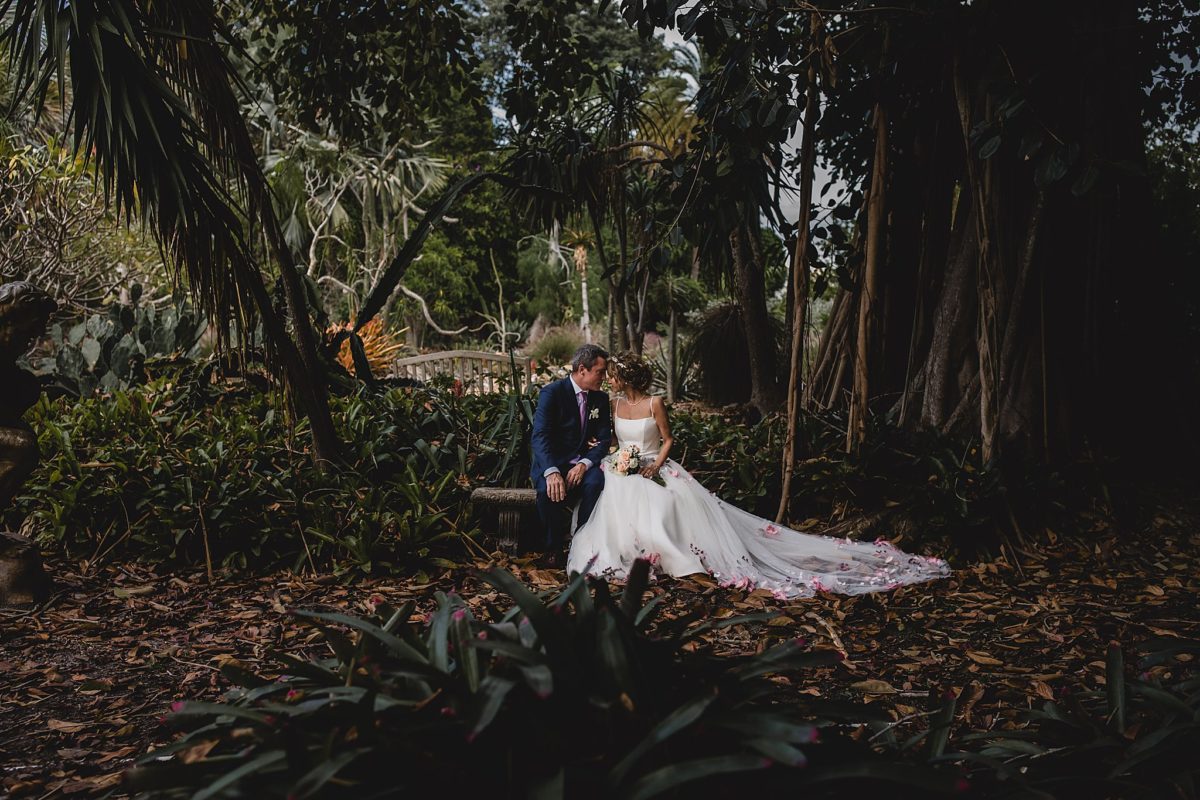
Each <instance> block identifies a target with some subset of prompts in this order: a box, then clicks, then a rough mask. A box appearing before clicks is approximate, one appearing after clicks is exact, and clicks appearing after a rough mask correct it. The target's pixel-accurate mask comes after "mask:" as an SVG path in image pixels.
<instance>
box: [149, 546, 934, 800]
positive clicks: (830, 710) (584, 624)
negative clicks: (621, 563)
mask: <svg viewBox="0 0 1200 800" xmlns="http://www.w3.org/2000/svg"><path fill="white" fill-rule="evenodd" d="M648 575H649V570H648V564H647V563H646V562H644V561H641V562H638V564H637V566H636V567H635V569H634V570H633V574H632V576H631V577H630V580H629V583H628V585H627V587H626V589H625V591H624V592H623V593H622V595H621V596H620V597H619V598H616V597H613V596H612V595H611V594H610V593H609V591H608V589H607V585H606V584H605V583H603V582H594V583H592V584H591V586H590V587H589V585H588V584H587V583H586V582H585V579H584V578H583V577H580V576H575V577H574V578H573V579H572V581H571V582H570V583H569V584H568V585H567V586H566V587H565V588H564V589H563V590H562V591H561V592H558V593H557V594H555V595H554V596H551V597H548V598H539V597H537V596H535V595H534V594H533V593H532V592H530V591H529V590H528V589H527V588H526V587H525V586H524V585H522V584H521V583H520V582H519V581H517V580H516V579H515V578H514V577H513V576H512V575H510V574H509V573H507V572H504V571H502V570H495V571H492V572H491V573H489V574H488V575H487V576H486V578H485V579H486V580H487V581H488V582H489V583H491V584H492V585H493V586H494V587H495V588H496V589H498V590H500V591H501V592H503V593H504V594H506V595H507V597H508V599H509V600H510V601H511V602H513V603H514V606H513V607H512V608H511V609H509V610H507V611H503V610H500V609H499V608H497V607H496V606H494V605H493V604H492V603H490V602H486V601H485V602H484V603H483V610H482V612H477V611H475V610H473V609H472V607H471V606H470V605H469V604H468V603H466V602H465V601H464V600H463V599H462V598H460V597H458V596H456V595H452V594H451V595H447V594H443V593H440V592H439V593H438V594H437V607H436V609H435V610H434V611H433V612H432V613H431V614H429V615H428V616H427V617H425V618H423V619H422V618H421V617H419V616H418V617H416V619H417V620H418V622H416V623H414V622H412V621H411V620H413V619H414V613H413V612H414V606H413V604H412V603H407V604H405V605H403V606H401V607H399V608H392V607H390V606H388V605H387V604H386V603H382V602H380V603H377V604H376V605H375V613H374V615H373V616H372V617H370V618H367V619H363V618H358V617H354V616H349V615H345V614H335V613H327V612H317V611H303V612H298V613H297V616H298V617H299V618H300V619H301V620H304V621H305V622H307V623H308V624H311V625H312V626H313V627H315V628H316V629H317V630H319V631H320V632H321V634H323V635H324V637H325V640H326V641H327V643H328V645H329V647H330V649H331V651H332V655H331V656H330V657H329V658H325V659H321V660H318V661H303V660H300V659H298V658H295V657H294V656H292V655H288V654H284V653H278V654H276V655H275V660H276V662H277V663H278V665H279V670H280V671H281V672H282V673H283V675H282V676H280V677H278V678H274V679H272V677H271V676H269V675H260V674H253V673H250V672H247V671H245V670H243V669H241V668H235V667H226V668H225V674H226V676H227V677H229V678H231V679H232V680H234V681H236V682H238V683H240V684H241V688H239V689H236V690H234V691H233V692H231V693H230V695H229V696H228V698H227V700H226V701H225V702H223V703H218V704H207V703H183V704H180V706H179V707H178V709H177V710H176V715H175V716H176V718H177V719H179V720H185V721H186V720H192V721H196V720H199V721H200V722H202V723H203V724H202V725H200V727H197V728H195V729H194V730H192V731H191V732H190V733H188V734H187V735H186V736H185V737H183V738H182V739H180V740H179V741H178V742H176V743H175V744H173V745H171V746H169V747H167V748H164V749H162V750H159V751H156V752H154V753H152V754H150V755H148V756H146V757H144V758H143V759H142V760H141V761H140V765H139V766H138V767H137V768H136V769H135V771H134V772H133V773H132V774H131V775H130V787H131V788H132V789H133V790H135V791H143V792H147V793H149V794H150V795H152V796H168V797H174V796H184V795H189V794H194V796H196V797H202V798H203V797H212V796H215V795H218V794H221V793H224V794H228V795H231V796H245V797H263V798H271V797H316V796H319V797H378V796H385V795H389V796H390V795H400V794H403V793H405V792H406V791H414V790H416V791H430V790H436V791H437V792H438V793H439V794H440V795H442V796H447V797H465V796H470V794H474V793H479V794H483V793H487V794H488V795H489V796H495V795H499V796H505V797H508V796H524V795H528V796H536V797H630V798H647V797H654V796H658V795H661V794H662V793H664V792H667V791H670V790H672V789H674V788H675V787H680V786H684V785H688V786H689V788H694V787H696V785H697V784H696V782H697V781H700V780H705V781H706V782H705V783H704V784H703V785H702V786H701V787H700V788H701V789H703V791H701V794H702V795H703V796H728V794H725V793H728V792H731V791H733V790H734V787H735V786H736V785H737V780H738V779H739V776H744V775H746V774H747V773H753V774H754V776H755V777H754V781H755V786H756V788H760V789H770V788H772V787H777V788H783V787H785V786H793V787H794V786H795V785H796V784H797V783H798V782H800V781H801V780H803V779H804V777H805V775H806V774H807V772H808V771H806V770H801V769H800V768H801V767H804V766H805V765H806V764H807V763H808V762H809V759H810V758H812V760H813V762H814V765H815V766H817V767H819V769H816V770H815V771H814V772H813V773H812V776H811V777H812V781H819V780H821V779H822V778H823V777H824V778H831V777H835V776H836V777H847V776H859V775H866V776H870V777H872V778H873V779H878V778H879V777H881V776H882V777H886V776H887V775H888V774H889V772H888V771H887V770H885V769H880V768H879V767H880V766H881V763H882V762H881V760H880V759H879V758H878V757H877V756H875V755H874V754H873V753H872V752H871V751H869V750H867V749H866V748H865V747H862V746H858V745H855V744H854V743H852V742H850V741H849V740H847V739H843V738H841V737H838V736H837V735H836V734H835V733H834V731H833V728H832V727H831V726H832V723H833V720H834V719H835V718H842V717H844V716H846V709H837V708H835V707H832V706H830V707H826V708H824V709H821V710H816V713H809V714H807V715H806V714H804V713H801V709H799V708H798V707H796V706H794V705H782V704H778V703H775V702H773V701H777V700H779V699H781V698H782V697H784V696H785V695H787V694H788V692H787V688H786V684H784V683H782V682H781V681H779V680H778V678H779V676H782V675H787V674H794V673H796V672H797V671H799V670H802V669H803V668H805V667H810V666H815V665H820V664H830V663H833V662H835V661H836V660H837V654H836V653H834V652H823V651H810V650H807V649H806V648H805V647H804V646H803V644H802V643H800V642H797V641H788V642H786V643H784V644H781V645H777V646H775V647H773V648H770V649H767V650H765V651H764V652H763V653H761V654H759V655H757V656H753V657H747V658H714V657H711V656H707V655H702V654H699V653H688V652H687V651H686V650H685V648H688V647H691V646H693V643H695V642H696V641H697V640H698V638H699V637H700V635H701V634H702V633H704V632H706V631H709V630H712V629H715V628H720V627H724V626H730V625H737V624H740V623H744V622H748V621H751V620H753V619H756V618H754V617H745V618H740V619H729V620H722V621H712V620H708V621H698V620H697V619H696V618H690V619H686V620H677V621H674V622H663V623H661V624H660V625H659V626H658V631H657V635H656V636H650V635H649V634H648V633H647V628H648V626H649V624H650V623H651V621H652V620H653V619H654V617H655V613H656V611H657V610H658V608H659V607H658V605H657V604H656V603H655V602H653V601H652V602H650V603H647V604H645V605H643V603H642V596H643V592H644V589H645V587H646V582H647V578H648ZM760 617H761V615H760ZM813 710H814V709H809V711H810V712H812V711H813ZM871 716H872V714H871V713H870V710H869V709H866V708H864V707H861V706H855V707H851V708H850V709H849V717H850V718H851V719H852V720H854V721H856V722H862V721H864V720H866V719H868V718H870V717H871ZM829 736H832V737H833V738H835V739H839V741H838V743H836V744H818V740H823V739H825V738H828V737H829ZM822 762H823V766H822ZM859 763H861V764H868V765H873V767H871V768H868V769H866V770H858V769H857V768H856V767H855V765H856V764H859ZM831 765H836V766H837V767H838V769H837V770H831V769H830V766H831ZM896 774H897V775H899V776H900V778H899V780H900V781H901V785H904V786H908V787H910V788H912V789H914V790H917V789H919V790H920V791H921V792H928V791H935V792H936V791H937V790H939V789H947V788H950V786H951V785H952V782H950V781H947V780H945V779H943V778H942V777H941V776H939V775H938V774H936V773H935V772H933V771H932V770H924V771H921V772H919V773H912V772H909V773H899V772H897V773H896ZM813 785H814V786H818V785H819V784H816V783H813ZM197 790H199V791H197Z"/></svg>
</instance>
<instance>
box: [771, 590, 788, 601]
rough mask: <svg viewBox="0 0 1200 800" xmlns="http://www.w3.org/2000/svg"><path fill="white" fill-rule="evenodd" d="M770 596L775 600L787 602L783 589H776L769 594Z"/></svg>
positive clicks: (786, 595) (786, 594)
mask: <svg viewBox="0 0 1200 800" xmlns="http://www.w3.org/2000/svg"><path fill="white" fill-rule="evenodd" d="M771 594H772V595H773V596H774V597H775V599H776V600H787V599H788V593H787V592H785V591H784V590H783V589H776V590H775V591H773V592H771Z"/></svg>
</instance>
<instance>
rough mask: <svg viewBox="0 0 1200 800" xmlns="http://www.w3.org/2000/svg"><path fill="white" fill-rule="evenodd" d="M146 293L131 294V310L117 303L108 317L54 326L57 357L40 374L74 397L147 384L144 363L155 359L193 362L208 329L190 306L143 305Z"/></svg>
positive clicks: (136, 287)
mask: <svg viewBox="0 0 1200 800" xmlns="http://www.w3.org/2000/svg"><path fill="white" fill-rule="evenodd" d="M141 295H142V287H141V286H140V285H137V284H135V285H134V286H133V287H132V289H131V290H130V295H129V296H130V303H129V305H121V304H118V303H114V304H113V305H111V306H109V308H108V312H107V313H105V314H90V315H88V316H86V317H84V318H83V319H81V320H78V321H77V322H76V323H75V324H74V325H71V326H70V327H68V328H66V329H64V328H63V326H62V325H61V324H60V323H57V322H56V323H54V324H53V325H51V326H50V331H49V334H48V335H49V339H50V341H51V342H52V343H53V347H54V355H53V356H52V357H50V358H45V359H42V363H40V364H39V365H38V368H39V370H40V371H42V372H47V373H52V374H53V375H54V383H55V384H56V385H57V386H58V387H59V388H60V389H62V390H63V391H66V392H68V393H69V394H72V395H75V396H87V395H92V394H95V393H96V392H98V391H103V392H112V391H115V390H117V389H124V388H128V387H129V386H135V385H137V384H140V383H144V382H145V380H146V371H145V363H146V360H147V359H150V358H155V357H182V358H191V357H193V356H194V355H195V353H196V351H197V349H198V346H199V342H200V337H201V336H202V335H203V334H204V331H205V330H206V329H207V328H208V324H207V323H206V322H205V321H204V318H203V317H202V316H201V315H199V314H196V313H195V312H194V311H192V310H191V309H190V307H189V306H188V305H187V304H186V303H179V304H177V305H175V306H167V307H165V308H162V309H156V308H155V307H154V306H149V305H141V304H139V302H138V301H139V300H140V299H141Z"/></svg>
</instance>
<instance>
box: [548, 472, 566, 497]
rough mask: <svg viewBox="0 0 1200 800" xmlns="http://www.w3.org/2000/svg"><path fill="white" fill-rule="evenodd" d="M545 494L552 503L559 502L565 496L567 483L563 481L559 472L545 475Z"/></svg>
mask: <svg viewBox="0 0 1200 800" xmlns="http://www.w3.org/2000/svg"><path fill="white" fill-rule="evenodd" d="M546 496H547V497H549V498H550V502H552V503H561V502H562V501H563V500H565V499H566V498H567V484H566V483H565V482H563V476H562V473H561V472H552V473H550V474H549V475H547V476H546Z"/></svg>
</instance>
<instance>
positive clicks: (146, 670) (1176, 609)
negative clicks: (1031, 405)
mask: <svg viewBox="0 0 1200 800" xmlns="http://www.w3.org/2000/svg"><path fill="white" fill-rule="evenodd" d="M1191 505H1192V504H1190V503H1189V504H1188V506H1189V508H1183V507H1175V506H1172V507H1171V508H1168V509H1159V510H1158V511H1157V512H1156V513H1155V514H1153V515H1151V516H1149V517H1147V518H1146V519H1145V520H1144V521H1143V522H1140V523H1139V524H1137V525H1136V526H1133V527H1132V528H1130V529H1128V530H1122V531H1120V533H1119V534H1118V531H1117V530H1116V528H1115V527H1114V525H1113V524H1111V523H1110V522H1109V521H1108V520H1107V518H1105V517H1104V516H1102V515H1096V516H1095V518H1094V519H1091V520H1090V526H1088V527H1086V528H1085V529H1088V530H1090V532H1089V533H1087V534H1085V535H1074V536H1065V535H1055V534H1054V533H1053V532H1047V534H1046V536H1045V538H1044V540H1043V541H1042V542H1041V543H1040V544H1039V545H1037V546H1029V547H1026V548H1022V549H1019V550H1012V551H1010V553H1009V556H1008V557H1007V558H998V559H992V560H984V561H980V562H978V563H974V564H966V565H963V564H958V565H955V566H957V567H958V568H957V569H955V571H954V573H953V575H952V576H951V577H950V578H948V579H946V580H943V581H939V582H935V583H932V584H922V585H917V586H910V587H905V588H901V589H897V590H896V591H894V592H891V593H889V594H879V595H863V596H860V597H841V596H837V595H830V594H822V595H820V596H818V597H816V598H813V599H811V600H802V601H783V602H780V601H777V600H775V599H774V598H772V597H771V596H770V595H769V594H768V593H766V592H763V591H754V592H746V591H739V590H729V589H722V588H720V587H718V586H717V585H716V583H715V582H714V581H713V580H711V579H710V578H708V577H707V576H703V575H698V576H691V577H688V578H680V579H672V578H659V579H658V580H656V581H655V582H654V583H653V584H652V585H651V589H650V591H651V592H652V593H653V594H655V595H661V596H662V597H663V600H662V603H661V608H660V613H659V618H660V619H670V618H680V617H683V616H685V615H688V614H695V613H697V612H699V613H700V614H701V615H702V617H705V616H706V617H709V618H716V619H722V618H729V617H733V616H737V615H741V614H748V613H757V612H762V611H773V612H776V616H775V617H774V618H772V619H770V620H768V621H766V622H762V623H752V624H749V625H742V626H732V627H728V628H721V629H718V630H715V631H709V632H708V634H706V635H705V636H704V637H703V638H701V639H700V640H698V641H697V642H696V643H695V647H696V648H697V649H701V650H705V651H707V652H710V653H712V654H714V655H739V654H746V653H752V652H757V651H761V650H763V649H765V648H767V647H770V646H771V645H772V644H774V643H775V642H777V641H780V640H783V639H787V638H795V637H803V638H805V639H807V640H808V641H809V642H810V643H811V645H812V646H813V647H815V648H818V649H831V650H837V651H839V652H841V653H843V654H844V655H845V660H843V661H841V662H840V663H838V664H837V665H836V666H833V667H825V668H818V669H814V670H813V671H812V672H810V673H808V674H806V675H804V676H803V677H802V678H798V679H793V682H794V684H795V690H796V692H797V694H798V695H799V694H803V695H808V696H817V697H826V698H833V699H855V700H864V701H867V702H869V703H872V704H875V705H877V706H878V707H880V708H882V709H885V710H886V711H887V712H888V713H889V714H890V715H891V716H892V718H893V719H895V720H898V721H900V723H901V724H905V723H911V724H915V725H920V724H922V723H923V720H924V718H925V717H926V716H927V715H928V714H929V713H931V712H932V711H933V710H934V709H936V708H937V707H938V705H939V703H940V698H941V697H942V696H944V694H945V693H946V692H947V691H950V692H953V693H954V694H955V695H957V696H958V698H959V702H958V704H957V714H956V718H955V724H954V730H953V734H954V735H960V734H963V733H967V732H970V731H999V730H1005V729H1010V728H1013V727H1015V726H1018V725H1019V724H1020V723H1019V721H1018V715H1019V714H1020V712H1022V711H1023V710H1025V709H1028V708H1030V707H1032V706H1034V705H1035V704H1039V703H1041V702H1042V701H1044V700H1048V699H1053V698H1055V697H1057V696H1059V695H1060V694H1061V693H1063V692H1065V691H1076V690H1080V689H1096V688H1099V687H1102V686H1103V684H1104V668H1105V665H1104V652H1105V648H1106V646H1107V644H1108V643H1109V642H1110V641H1117V642H1120V643H1121V645H1122V646H1123V647H1124V648H1126V650H1127V652H1130V653H1136V652H1137V647H1138V643H1139V642H1141V641H1144V640H1146V639H1149V638H1152V637H1158V636H1182V637H1191V638H1200V612H1198V611H1197V609H1196V606H1195V602H1194V598H1195V597H1196V595H1197V593H1198V592H1200V526H1198V525H1197V524H1196V522H1197V517H1196V515H1195V514H1194V513H1193V512H1192V509H1191V508H1190V506H1191ZM1086 521H1087V520H1085V522H1086ZM901 544H903V543H901ZM495 563H499V564H500V565H501V566H504V567H506V568H507V569H509V570H510V571H512V572H513V573H514V574H516V575H517V576H518V577H520V578H521V579H522V580H524V581H525V582H526V583H527V584H528V585H529V586H531V587H532V588H534V589H535V590H546V591H549V590H551V589H554V588H556V587H558V586H560V585H561V583H562V580H563V577H564V576H563V573H562V572H560V571H555V570H548V569H542V568H540V567H538V566H536V562H535V561H534V559H532V558H515V559H512V558H506V557H501V556H496V557H495V560H494V561H492V562H488V561H484V560H478V561H476V562H475V563H473V564H468V565H464V566H463V567H461V568H458V569H448V570H446V571H444V572H443V573H442V574H440V575H438V576H435V577H434V578H432V579H431V578H429V577H428V576H424V575H422V576H420V580H419V581H418V580H415V579H407V580H406V579H403V578H369V579H363V580H360V581H358V582H357V583H354V584H351V585H345V584H343V583H341V582H338V581H336V580H334V579H332V578H331V577H329V576H323V577H312V576H306V575H299V574H294V573H290V572H279V573H273V574H269V575H264V576H245V575H242V576H233V577H228V578H221V579H218V581H217V582H215V583H209V581H208V580H207V577H206V575H205V573H204V571H203V570H200V571H191V572H178V573H171V572H167V571H165V568H164V567H154V566H149V565H144V564H136V563H124V564H112V565H107V566H104V567H102V568H98V569H93V570H90V571H83V570H81V569H80V568H79V567H78V566H75V565H72V564H68V563H64V562H61V561H59V562H55V561H53V560H51V561H50V562H49V563H48V565H47V567H48V570H49V571H50V573H51V574H52V575H53V576H54V578H55V581H56V588H57V592H56V594H54V595H53V596H52V598H51V600H50V602H49V603H47V604H46V605H45V606H43V607H42V608H39V609H35V610H33V611H22V610H16V609H3V610H0V794H3V795H5V796H9V797H14V798H18V797H36V798H43V799H46V798H50V797H55V796H71V797H86V796H99V795H110V796H121V785H120V784H121V776H122V773H123V771H124V770H125V769H126V768H127V767H128V766H129V765H130V764H131V763H132V761H133V759H135V758H136V757H137V756H139V755H140V754H142V753H144V752H146V751H147V750H148V749H152V748H154V747H156V746H161V745H163V744H166V743H168V742H169V741H170V740H171V738H172V734H171V732H170V730H169V729H168V728H167V727H166V726H164V725H163V720H164V718H165V715H166V714H168V713H169V712H170V709H171V705H172V703H174V702H177V701H180V700H213V699H216V698H218V697H219V696H220V695H221V694H222V693H223V692H224V691H225V690H226V689H228V688H229V683H228V681H227V680H226V679H225V677H224V676H223V675H222V673H221V669H222V668H223V667H225V668H234V669H236V668H238V667H241V668H253V669H255V670H260V671H263V672H265V673H267V674H271V672H270V671H271V669H272V667H271V666H269V662H268V661H267V658H266V656H267V654H268V653H269V652H270V651H272V650H278V649H282V650H286V651H288V652H290V653H292V654H294V655H298V656H300V657H319V656H322V655H325V653H324V652H322V651H321V648H322V647H324V645H323V644H322V643H321V642H320V638H319V636H318V634H317V633H316V632H315V631H314V630H312V629H311V628H309V627H306V626H304V625H303V624H301V623H300V621H298V620H297V619H295V618H294V617H293V616H291V614H290V613H289V612H290V611H291V610H292V609H297V608H310V609H320V610H339V611H344V612H349V613H358V614H364V613H367V612H368V611H369V610H370V607H371V603H372V602H373V601H378V600H379V599H381V598H382V599H385V600H387V601H388V602H390V603H393V604H398V603H400V602H402V601H405V600H410V599H411V600H414V601H416V603H417V611H416V612H415V613H414V616H413V620H414V621H420V620H421V619H422V618H423V615H424V614H425V613H427V612H428V611H429V610H431V609H432V608H433V606H434V600H433V594H434V591H435V590H439V589H440V590H443V591H450V590H454V591H457V592H458V593H459V594H460V595H461V596H462V597H463V598H464V599H465V600H466V601H467V602H468V603H469V604H470V605H471V606H472V607H473V608H476V609H478V610H479V611H480V612H481V613H486V612H485V607H486V605H487V604H489V603H495V602H497V601H499V600H500V598H499V597H498V595H497V593H496V592H495V590H493V589H492V588H491V587H489V586H488V585H487V584H485V583H483V582H482V581H481V580H479V577H478V576H479V574H480V572H481V571H482V570H484V569H485V568H487V567H488V566H490V565H492V564H495ZM1132 661H1133V659H1131V662H1132ZM1165 669H1169V667H1154V668H1152V671H1153V670H1165ZM780 680H785V679H783V678H781V679H780ZM201 755H202V754H190V755H189V757H193V758H199V757H201Z"/></svg>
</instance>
